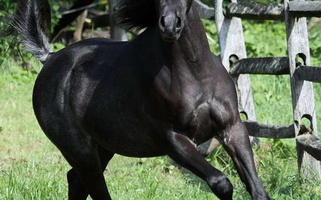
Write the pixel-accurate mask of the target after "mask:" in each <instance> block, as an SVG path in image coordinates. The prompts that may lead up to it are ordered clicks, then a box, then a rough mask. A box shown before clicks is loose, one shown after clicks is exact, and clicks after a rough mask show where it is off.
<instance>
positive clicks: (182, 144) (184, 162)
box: [165, 132, 233, 200]
mask: <svg viewBox="0 0 321 200" xmlns="http://www.w3.org/2000/svg"><path fill="white" fill-rule="evenodd" d="M165 149H166V150H167V154H168V155H169V157H171V158H172V159H173V160H175V161H176V162H177V163H179V164H180V165H181V166H183V167H185V168H186V169H188V170H190V171H192V172H193V173H194V174H195V175H197V176H199V177H200V178H202V179H203V180H205V181H206V182H207V184H208V185H209V186H210V188H211V189H212V191H213V192H214V194H215V195H216V196H218V197H219V198H220V199H224V200H229V199H232V196H233V186H232V184H231V182H230V180H229V179H228V178H227V177H226V176H225V175H224V174H223V173H222V172H221V171H219V170H218V169H215V168H214V167H213V166H212V165H210V164H209V163H208V162H207V161H206V160H205V159H204V158H203V156H202V155H201V154H200V153H199V152H198V151H197V149H196V147H195V145H194V143H193V142H192V141H191V140H190V139H189V138H188V137H186V136H184V135H181V134H178V133H175V132H170V133H168V134H167V142H166V145H165Z"/></svg>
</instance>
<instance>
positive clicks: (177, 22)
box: [175, 17, 182, 32]
mask: <svg viewBox="0 0 321 200" xmlns="http://www.w3.org/2000/svg"><path fill="white" fill-rule="evenodd" d="M181 28H182V20H181V18H180V17H177V20H176V27H175V30H176V32H179V31H180V30H181Z"/></svg>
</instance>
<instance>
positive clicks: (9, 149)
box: [0, 63, 321, 200]
mask: <svg viewBox="0 0 321 200" xmlns="http://www.w3.org/2000/svg"><path fill="white" fill-rule="evenodd" d="M12 65H14V63H13V64H12ZM39 68H40V66H39V64H37V65H36V66H34V70H33V71H31V72H28V71H23V70H20V69H18V68H14V67H12V68H10V70H8V69H7V70H2V71H1V74H0V199H5V200H7V199H8V200H9V199H10V200H11V199H12V200H21V199H26V200H29V199H37V200H42V199H48V200H49V199H50V200H51V199H67V181H66V172H67V171H68V170H69V166H68V164H67V163H66V161H65V160H64V158H63V157H62V156H61V154H60V153H59V151H58V150H57V149H56V148H55V147H54V146H53V145H52V144H51V143H50V142H49V140H48V139H47V138H46V137H45V136H44V134H43V133H42V131H41V130H40V128H39V126H38V124H37V122H36V119H35V117H34V114H33V110H32V105H31V95H32V88H33V84H34V79H35V77H36V75H37V72H38V70H39ZM252 83H253V94H254V99H255V106H256V113H257V118H258V120H259V121H260V122H264V123H268V124H290V123H292V105H291V94H290V87H289V80H288V77H286V76H282V77H270V76H253V77H252ZM315 91H316V102H317V108H318V113H320V116H321V110H320V108H321V103H320V102H321V94H320V91H321V90H320V85H318V86H317V87H316V89H315ZM320 121H321V120H320V117H319V118H318V123H319V125H321V124H320ZM254 150H255V157H256V162H257V168H258V172H259V176H260V178H261V180H262V182H263V184H264V187H265V188H266V190H267V191H268V192H269V194H270V195H271V197H272V198H273V199H280V200H283V199H321V182H320V181H318V180H314V179H308V180H305V179H303V178H300V177H299V176H298V173H297V166H296V153H295V147H294V140H293V139H288V140H269V139H264V140H262V141H261V147H260V148H256V149H254ZM208 161H210V162H211V163H212V164H213V165H214V166H216V167H217V168H218V169H220V170H222V171H223V172H224V173H225V174H226V175H227V176H228V177H229V178H230V179H231V181H232V183H233V185H234V187H235V194H234V198H235V199H239V200H243V199H250V197H249V195H248V194H247V192H246V190H245V188H244V186H243V184H242V183H241V181H240V179H239V177H238V175H237V173H236V171H235V169H234V167H233V164H232V162H231V160H230V158H229V157H228V156H227V154H226V153H225V151H224V150H222V148H219V149H218V150H216V151H215V152H213V153H212V155H211V156H210V157H209V158H208ZM105 177H106V182H107V185H108V188H109V191H110V193H111V196H112V197H113V199H117V200H118V199H119V200H130V199H133V200H136V199H139V200H150V199H154V200H158V199H159V200H162V199H169V200H171V199H173V200H174V199H175V200H176V199H177V200H181V199H184V200H195V199H217V198H216V197H215V196H214V195H213V194H212V192H211V191H210V190H209V188H208V187H207V185H206V184H205V183H204V182H203V181H202V180H200V179H199V178H197V177H195V176H194V175H193V174H191V173H189V172H188V171H186V170H184V169H181V168H180V167H179V166H177V165H176V164H175V163H173V162H172V161H171V160H170V159H169V158H167V157H158V158H148V159H139V158H127V157H122V156H115V157H114V158H113V159H112V161H111V162H110V164H109V166H108V168H107V170H106V171H105Z"/></svg>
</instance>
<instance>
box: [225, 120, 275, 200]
mask: <svg viewBox="0 0 321 200" xmlns="http://www.w3.org/2000/svg"><path fill="white" fill-rule="evenodd" d="M224 133H225V134H224V135H225V138H223V139H222V141H223V147H224V148H225V149H226V151H227V152H228V154H229V155H230V156H231V157H232V159H233V162H234V164H235V167H236V169H237V172H238V174H239V175H240V177H241V180H242V181H243V182H244V183H245V185H246V188H247V190H248V191H249V193H250V194H251V196H252V198H253V199H257V200H265V199H269V196H268V195H267V193H266V192H265V190H264V188H263V186H262V184H261V182H260V180H259V178H258V176H257V172H256V169H255V165H254V159H253V152H252V149H251V145H250V141H249V137H248V133H247V130H246V128H245V126H244V124H243V123H241V122H240V121H239V122H236V123H235V124H234V125H232V126H230V127H228V128H227V129H226V131H225V132H224Z"/></svg>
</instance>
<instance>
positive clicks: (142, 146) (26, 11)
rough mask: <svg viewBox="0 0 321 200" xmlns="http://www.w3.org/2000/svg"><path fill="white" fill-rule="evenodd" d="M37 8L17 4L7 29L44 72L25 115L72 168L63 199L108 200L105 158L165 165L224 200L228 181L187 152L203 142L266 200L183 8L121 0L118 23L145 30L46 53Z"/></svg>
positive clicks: (222, 75) (197, 24) (215, 64)
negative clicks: (31, 115) (162, 159)
mask: <svg viewBox="0 0 321 200" xmlns="http://www.w3.org/2000/svg"><path fill="white" fill-rule="evenodd" d="M46 5H47V4H45V3H43V1H41V0H19V1H18V11H17V13H16V15H15V17H14V19H13V23H12V27H13V28H14V30H15V32H17V33H18V34H19V35H20V37H21V38H22V41H23V42H24V44H25V47H26V50H27V51H30V52H32V53H33V54H35V56H36V57H37V58H39V59H40V61H41V62H42V63H43V64H44V66H43V69H42V70H41V72H40V74H39V76H38V78H37V80H36V83H35V87H34V92H33V106H34V111H35V114H36V117H37V119H38V121H39V124H40V126H41V128H42V129H43V131H44V132H45V134H46V135H47V136H48V138H49V139H50V140H51V141H52V142H53V143H54V144H55V145H56V146H57V148H58V149H59V150H60V151H61V153H62V154H63V156H64V157H65V158H66V160H67V161H68V163H69V164H70V165H71V166H72V169H71V170H70V171H69V172H68V174H67V177H68V183H69V199H77V200H79V199H86V198H87V196H88V194H89V195H90V196H91V197H92V198H93V199H111V197H110V195H109V193H108V190H107V187H106V184H105V180H104V176H103V171H104V169H105V168H106V166H107V164H108V162H109V160H110V159H111V158H112V157H113V155H114V154H115V153H117V154H121V155H124V156H133V157H152V156H162V155H168V156H169V157H170V158H172V159H173V160H175V161H176V162H177V163H179V164H180V165H182V166H183V167H185V168H187V169H189V170H190V171H192V172H193V173H194V174H196V175H197V176H199V177H200V178H202V179H203V180H204V181H206V183H207V184H208V185H209V187H210V188H211V189H212V191H213V192H214V194H215V195H217V196H218V197H219V198H220V199H232V195H233V186H232V184H231V183H230V181H229V179H228V178H227V177H226V176H225V175H224V174H223V173H222V172H221V171H219V170H217V169H216V168H214V167H213V166H211V165H210V164H209V163H208V162H207V161H206V160H205V159H204V158H203V157H202V156H201V155H200V153H199V152H198V151H197V149H196V145H199V144H202V143H203V142H205V141H207V140H209V139H211V138H213V137H215V138H217V139H218V140H219V141H220V142H221V144H222V145H223V146H224V148H225V149H226V151H227V152H228V153H229V155H230V156H231V157H232V159H233V161H234V164H235V166H236V169H237V171H238V173H239V175H240V177H241V179H242V181H243V182H244V183H245V185H246V188H247V190H248V192H249V193H250V195H251V196H252V198H253V199H259V200H263V199H269V197H268V195H267V193H266V192H265V190H264V188H263V186H262V184H261V182H260V181H259V179H258V176H257V172H256V170H255V166H254V162H253V154H252V150H251V148H250V143H249V139H248V133H247V130H246V128H245V127H244V125H243V124H242V122H241V120H240V117H239V114H238V108H237V97H236V93H235V88H234V84H233V81H232V80H231V78H230V76H229V74H228V73H227V71H226V70H225V68H224V67H223V65H222V63H221V61H220V59H219V58H218V57H216V56H214V55H212V53H211V52H210V50H209V45H208V42H207V38H206V35H205V31H204V28H203V26H202V23H201V20H200V18H199V16H198V14H197V11H196V10H195V7H194V6H193V0H122V1H121V3H120V7H119V13H120V14H119V18H120V23H121V24H123V25H125V26H126V27H127V28H134V29H135V28H136V29H142V28H146V30H145V31H144V32H143V33H142V34H141V35H139V36H138V37H137V38H136V39H134V40H133V41H131V42H113V41H110V40H107V39H87V40H83V41H81V42H78V43H76V44H73V45H71V46H68V47H66V48H65V49H63V50H61V51H59V52H55V53H53V52H52V51H51V50H50V48H49V46H48V42H47V40H46V37H45V34H44V30H43V29H44V27H46V26H45V25H44V22H46V21H48V20H47V19H46V16H48V15H46V14H44V13H43V11H44V10H47V9H44V7H45V6H46Z"/></svg>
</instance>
